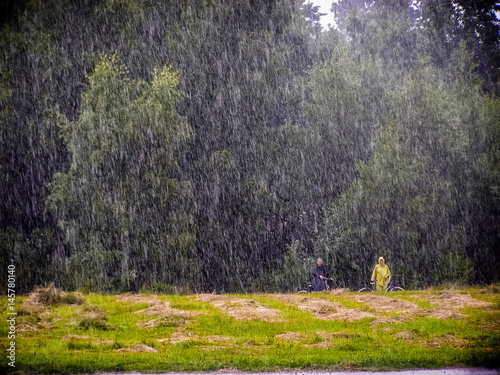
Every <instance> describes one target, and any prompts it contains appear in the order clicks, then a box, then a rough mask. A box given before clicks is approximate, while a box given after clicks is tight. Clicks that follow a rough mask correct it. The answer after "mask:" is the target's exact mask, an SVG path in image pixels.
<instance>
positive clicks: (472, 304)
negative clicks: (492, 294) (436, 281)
mask: <svg viewBox="0 0 500 375" xmlns="http://www.w3.org/2000/svg"><path fill="white" fill-rule="evenodd" d="M415 297H416V298H418V299H422V300H426V301H428V302H429V303H431V304H434V305H436V307H432V308H429V309H425V310H424V311H423V312H422V314H421V315H422V316H425V317H427V318H436V319H449V318H451V319H454V320H461V319H464V318H465V317H466V315H465V314H464V313H462V312H461V311H458V309H461V308H476V309H480V310H489V309H492V308H494V305H493V304H492V303H490V302H485V301H479V300H477V299H474V298H472V297H471V296H470V295H469V294H460V293H458V292H456V291H452V290H444V291H442V292H441V293H439V294H430V295H424V294H420V295H416V296H415Z"/></svg>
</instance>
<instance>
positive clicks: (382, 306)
mask: <svg viewBox="0 0 500 375" xmlns="http://www.w3.org/2000/svg"><path fill="white" fill-rule="evenodd" d="M355 299H356V301H357V302H360V303H362V304H364V305H367V306H369V307H371V308H372V309H375V310H376V311H380V312H400V313H403V314H412V315H414V314H415V313H416V312H418V311H419V310H420V307H418V305H416V304H414V303H413V302H409V301H404V300H400V299H395V298H390V297H386V296H380V295H375V294H372V293H369V294H363V295H357V296H356V297H355Z"/></svg>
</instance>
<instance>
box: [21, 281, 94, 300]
mask: <svg viewBox="0 0 500 375" xmlns="http://www.w3.org/2000/svg"><path fill="white" fill-rule="evenodd" d="M25 303H26V304H27V305H39V304H41V305H58V304H62V305H81V304H84V303H85V298H84V297H83V295H82V294H81V293H79V292H65V291H63V290H61V289H58V288H56V287H55V286H54V283H51V284H50V285H49V286H48V287H45V288H44V287H37V288H35V289H34V290H33V292H31V293H30V294H29V295H28V298H27V299H26V302H25Z"/></svg>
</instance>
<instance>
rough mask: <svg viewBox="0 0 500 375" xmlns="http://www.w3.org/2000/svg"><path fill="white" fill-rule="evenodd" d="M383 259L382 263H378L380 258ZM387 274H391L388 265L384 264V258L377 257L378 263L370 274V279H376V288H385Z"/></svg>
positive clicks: (387, 280) (387, 281)
mask: <svg viewBox="0 0 500 375" xmlns="http://www.w3.org/2000/svg"><path fill="white" fill-rule="evenodd" d="M381 259H382V260H383V261H384V265H383V266H381V265H380V260H381ZM388 276H391V271H389V267H387V264H385V260H384V258H382V257H380V258H378V264H377V265H376V266H375V269H374V270H373V274H372V280H377V290H385V288H386V287H387V284H389V279H388V278H387V277H388Z"/></svg>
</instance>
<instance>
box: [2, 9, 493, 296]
mask: <svg viewBox="0 0 500 375" xmlns="http://www.w3.org/2000/svg"><path fill="white" fill-rule="evenodd" d="M332 7H333V9H334V11H335V14H336V19H337V27H336V28H335V29H333V28H332V29H329V30H324V29H322V28H321V26H320V24H319V16H320V14H319V13H318V8H317V7H315V6H313V5H312V4H302V3H301V1H293V0H273V1H268V0H265V1H264V0H238V1H223V0H183V1H160V0H127V1H124V0H113V1H108V0H64V1H59V0H58V1H56V0H32V1H28V2H21V3H19V5H18V8H19V9H17V10H16V12H15V13H13V14H15V16H13V17H12V18H11V19H10V20H8V21H7V22H6V23H5V24H4V25H3V28H2V31H1V33H0V49H1V50H2V60H1V62H0V64H1V66H0V69H1V76H0V124H1V125H0V136H1V138H0V143H1V144H0V189H1V192H2V200H1V202H0V251H1V254H2V257H1V260H0V263H1V265H0V266H1V267H4V268H6V267H7V264H8V263H9V262H11V261H14V263H15V264H16V265H17V272H18V276H19V284H18V285H19V288H20V291H24V292H25V291H28V290H30V289H31V288H32V287H33V286H35V285H39V284H43V283H44V282H49V281H55V282H56V283H57V284H58V285H59V286H62V287H65V288H68V289H77V288H82V287H85V288H88V289H91V290H99V291H126V290H135V291H138V290H141V289H142V290H151V291H163V292H172V291H177V292H182V291H193V290H196V291H198V290H205V291H212V290H217V291H225V292H227V291H244V290H294V289H295V288H297V287H299V286H301V285H303V284H304V283H305V281H306V280H307V279H308V277H309V272H310V270H311V268H312V265H313V263H314V260H313V259H314V257H317V256H321V257H323V258H324V259H325V260H326V264H327V267H328V268H329V270H330V272H331V273H332V275H334V278H335V280H336V283H337V285H339V286H347V287H355V286H358V285H360V284H363V283H364V282H366V281H367V279H368V278H369V276H370V271H371V268H372V266H373V264H374V263H375V262H376V259H377V258H378V256H380V255H383V256H384V257H385V258H386V260H387V262H388V264H389V265H390V266H391V267H392V268H393V274H395V275H397V276H398V277H399V280H398V281H399V283H400V284H403V285H404V286H406V287H425V286H428V285H431V284H434V283H441V282H447V281H451V282H456V281H460V282H494V281H498V276H499V274H498V269H499V267H500V257H499V255H498V248H499V246H500V190H499V186H500V169H499V165H500V153H499V150H500V147H499V146H500V101H499V100H500V99H498V94H499V93H500V89H499V85H498V78H499V76H498V72H499V67H500V44H499V31H500V30H499V24H498V22H497V21H496V16H495V11H499V10H500V7H499V6H498V4H497V3H496V2H495V1H489V2H488V1H485V2H481V3H477V4H476V3H475V2H474V3H472V2H468V1H453V2H452V1H431V0H426V1H422V2H418V3H415V2H412V1H409V0H401V1H383V0H377V1H363V0H357V1H347V0H345V1H338V2H336V3H334V4H333V5H332ZM1 282H2V283H5V282H6V280H5V278H2V280H1Z"/></svg>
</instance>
